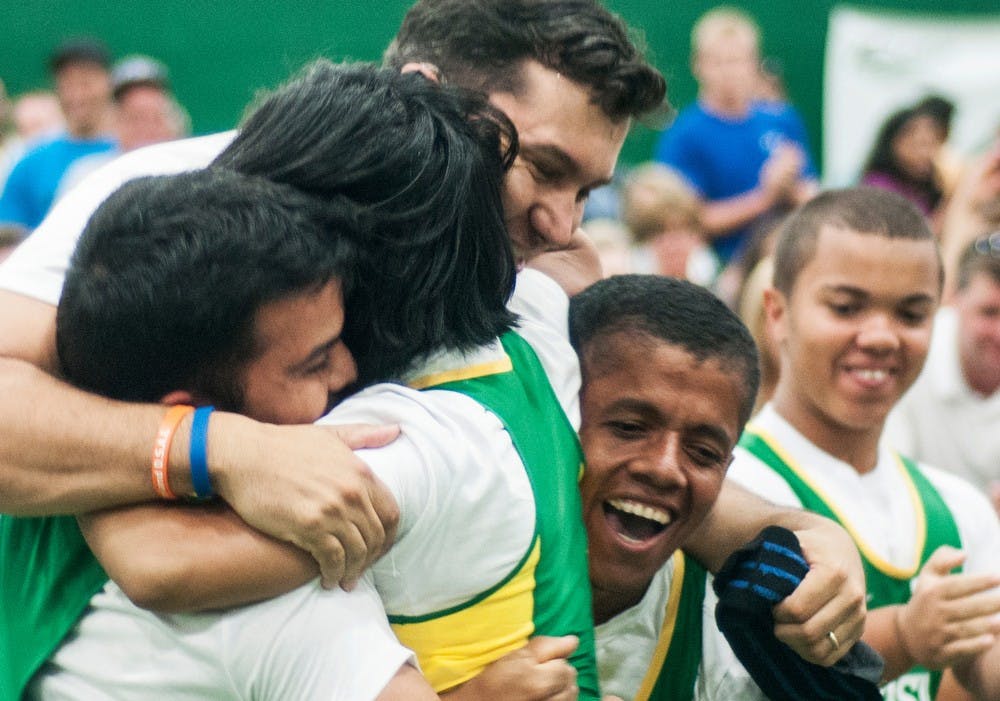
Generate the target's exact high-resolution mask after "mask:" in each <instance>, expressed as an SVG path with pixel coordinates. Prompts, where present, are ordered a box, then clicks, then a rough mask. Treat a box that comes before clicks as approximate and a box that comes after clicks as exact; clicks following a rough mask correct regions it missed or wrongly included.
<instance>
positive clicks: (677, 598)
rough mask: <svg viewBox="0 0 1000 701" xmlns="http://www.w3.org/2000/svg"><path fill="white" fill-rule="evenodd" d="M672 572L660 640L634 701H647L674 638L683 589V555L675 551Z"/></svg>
mask: <svg viewBox="0 0 1000 701" xmlns="http://www.w3.org/2000/svg"><path fill="white" fill-rule="evenodd" d="M673 561H674V571H673V573H672V574H671V576H670V595H669V596H668V597H667V610H666V613H665V614H664V617H663V627H662V628H661V629H660V639H659V640H658V641H657V643H656V650H654V651H653V659H652V660H651V661H650V663H649V668H648V669H647V670H646V677H645V678H644V679H643V680H642V685H641V686H640V687H639V691H638V692H637V693H636V695H635V699H634V701H647V699H649V695H650V694H652V693H653V687H655V686H656V680H657V679H659V677H660V673H661V672H662V671H663V662H664V660H666V659H667V652H668V651H669V650H670V641H671V640H672V639H673V637H674V626H675V625H676V624H677V610H678V609H679V608H680V606H681V590H682V589H683V588H684V553H682V552H681V551H680V550H677V551H676V552H675V553H674V554H673Z"/></svg>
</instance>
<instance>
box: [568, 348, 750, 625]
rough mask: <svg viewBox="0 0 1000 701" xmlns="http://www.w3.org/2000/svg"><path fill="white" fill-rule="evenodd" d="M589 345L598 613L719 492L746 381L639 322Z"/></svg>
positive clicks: (587, 477) (588, 422) (591, 527)
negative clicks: (593, 349) (638, 328)
mask: <svg viewBox="0 0 1000 701" xmlns="http://www.w3.org/2000/svg"><path fill="white" fill-rule="evenodd" d="M593 344H601V349H600V352H599V354H598V355H595V354H594V353H590V352H588V353H584V358H583V369H584V378H585V382H584V386H583V389H582V392H581V411H582V419H583V423H582V425H581V428H580V440H581V442H582V444H583V451H584V455H585V457H586V462H587V469H586V471H585V473H584V476H583V479H582V480H581V482H580V492H581V496H582V501H583V515H584V523H585V524H586V527H587V536H588V541H589V544H590V574H591V584H592V586H593V589H594V600H595V614H596V615H597V617H598V620H599V621H600V620H606V619H607V618H608V617H610V616H612V615H614V614H616V613H619V612H620V611H622V610H624V609H625V608H627V607H628V606H631V605H634V604H635V603H637V602H638V601H639V600H640V599H641V598H642V595H643V594H644V593H645V591H646V588H647V587H648V585H649V582H650V580H651V579H652V577H653V575H654V574H655V573H656V572H657V570H659V569H660V568H661V567H662V566H663V564H664V563H665V562H666V561H667V559H668V558H669V557H670V555H671V554H672V553H673V552H674V551H675V550H676V549H677V548H678V547H680V546H681V544H682V543H683V542H684V540H685V539H686V538H687V536H688V535H689V534H690V533H691V532H692V531H693V530H694V529H695V528H696V527H697V526H698V525H699V524H700V523H701V521H702V520H703V519H704V518H705V516H706V514H707V513H708V511H709V509H710V508H711V506H712V504H713V503H714V502H715V499H716V497H717V496H718V494H719V489H720V488H721V486H722V480H723V478H724V477H725V473H726V468H727V467H728V466H729V463H730V461H731V460H732V450H733V447H734V446H735V444H736V440H737V439H738V437H739V433H740V429H741V422H740V416H739V413H740V407H741V406H742V403H743V400H744V394H745V392H746V388H745V384H744V382H743V380H742V379H741V377H740V376H739V375H738V374H737V372H736V371H735V370H734V369H733V368H732V367H727V366H724V365H723V364H721V363H720V362H719V361H718V360H717V359H712V358H709V359H706V360H704V361H701V362H699V361H698V360H697V359H696V358H695V357H694V356H693V355H691V354H690V353H688V352H687V351H686V350H683V349H682V348H681V347H679V346H676V345H672V344H669V343H666V342H664V341H660V340H656V339H654V338H652V337H651V336H649V335H646V334H644V333H639V332H624V331H620V332H616V333H613V334H612V335H610V336H605V337H601V338H598V339H595V340H594V341H591V345H592V346H593Z"/></svg>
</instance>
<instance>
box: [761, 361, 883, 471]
mask: <svg viewBox="0 0 1000 701" xmlns="http://www.w3.org/2000/svg"><path fill="white" fill-rule="evenodd" d="M773 404H774V408H775V410H776V411H777V412H778V414H779V415H781V417H782V418H783V419H785V420H786V421H787V422H788V423H790V424H791V425H792V426H793V427H794V428H795V430H797V431H798V432H799V433H801V434H802V435H803V436H805V437H806V438H807V439H808V440H809V441H810V442H811V443H812V444H813V445H815V446H816V447H817V448H819V449H820V450H822V451H823V452H825V453H828V454H830V455H832V456H833V457H835V458H837V459H838V460H840V461H842V462H845V463H847V464H848V465H850V466H851V467H853V468H854V469H855V470H857V471H858V472H859V473H861V474H864V473H866V472H871V471H872V470H874V469H875V465H876V464H877V463H878V442H879V438H880V437H881V435H882V425H883V424H884V423H885V422H884V420H883V421H880V422H879V423H878V425H877V426H871V427H865V428H860V429H858V428H852V427H850V426H844V425H843V424H840V423H837V422H836V421H834V420H833V419H831V418H830V417H829V416H826V415H824V414H822V413H821V412H819V411H817V410H816V409H815V408H814V407H811V406H809V405H807V404H805V403H804V402H800V401H797V400H796V397H795V396H794V394H793V393H792V391H791V390H790V389H789V388H788V387H786V386H783V385H782V383H781V381H780V380H779V381H778V388H777V390H776V391H775V394H774V401H773Z"/></svg>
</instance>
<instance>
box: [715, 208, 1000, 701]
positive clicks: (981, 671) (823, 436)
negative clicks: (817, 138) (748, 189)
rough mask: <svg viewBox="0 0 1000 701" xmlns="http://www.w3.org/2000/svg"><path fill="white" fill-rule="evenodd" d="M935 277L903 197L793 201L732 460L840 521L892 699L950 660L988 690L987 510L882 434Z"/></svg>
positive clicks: (934, 263)
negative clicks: (756, 373) (769, 349)
mask: <svg viewBox="0 0 1000 701" xmlns="http://www.w3.org/2000/svg"><path fill="white" fill-rule="evenodd" d="M941 283H942V271H941V260H940V257H939V255H938V250H937V245H936V243H935V240H934V236H933V234H932V233H931V232H930V230H929V229H928V228H927V224H926V223H925V221H924V220H923V218H922V217H921V215H920V213H919V212H918V211H917V210H916V209H915V208H913V207H912V205H910V204H909V203H907V202H906V201H905V200H903V199H902V198H900V197H898V196H896V195H893V194H891V193H885V192H881V191H877V190H873V189H868V188H858V189H853V190H842V191H832V192H828V193H825V194H823V195H821V196H819V197H818V198H817V199H815V200H813V201H812V202H810V203H809V204H807V205H805V206H804V207H802V208H801V209H800V210H798V211H797V212H796V213H795V214H794V215H793V216H792V217H791V218H790V219H789V221H788V222H787V223H786V224H785V226H784V229H783V231H782V233H781V236H780V241H779V244H778V248H777V252H776V259H775V273H774V287H773V288H772V289H769V290H767V291H766V292H765V306H766V310H767V319H768V324H769V325H770V328H771V330H772V331H773V333H774V337H775V338H776V339H777V341H778V345H779V348H780V354H781V376H780V380H779V382H778V386H777V390H776V392H775V395H774V399H773V401H772V402H771V403H770V404H769V405H767V406H765V408H764V409H763V410H762V411H761V413H760V414H759V415H758V416H757V417H756V418H755V419H754V421H753V422H752V423H751V425H750V426H748V427H747V431H746V433H745V434H744V437H743V439H742V440H741V447H740V448H739V449H738V450H737V451H736V459H735V461H734V463H733V466H732V468H731V469H730V476H731V477H733V478H734V479H736V480H738V481H740V482H741V483H743V484H744V485H746V486H747V487H748V488H750V489H753V490H755V491H757V492H758V493H760V494H762V495H764V496H766V497H767V498H769V499H771V500H773V501H775V502H776V503H782V504H789V505H794V506H803V507H805V508H808V509H811V510H814V511H817V512H818V513H821V514H825V515H828V516H830V517H832V518H835V519H837V520H838V521H839V522H840V523H841V524H843V525H844V526H845V528H847V529H848V532H850V533H851V535H852V537H853V538H854V540H855V542H856V543H857V546H858V548H859V550H860V551H861V554H862V558H863V560H864V564H865V569H866V573H867V580H868V605H869V608H870V609H872V610H871V611H870V615H869V621H868V625H867V627H866V633H865V640H867V641H868V642H869V643H870V644H871V645H872V646H873V647H874V648H875V649H876V650H878V651H879V652H880V653H881V654H882V656H883V657H884V658H885V660H886V671H885V680H886V681H889V683H888V684H887V685H886V686H885V687H884V690H883V695H884V696H885V698H887V699H902V698H907V699H909V698H919V699H928V700H929V699H932V698H934V696H935V693H936V690H937V688H938V685H939V680H940V672H938V671H929V670H941V669H944V668H946V667H952V668H953V669H954V671H955V673H956V675H958V676H959V677H960V678H961V679H962V680H963V681H965V682H966V683H968V684H969V685H971V688H973V689H975V690H977V691H978V692H979V693H984V694H986V695H985V696H984V697H985V698H994V697H995V695H996V693H997V689H998V686H997V683H998V680H997V669H1000V668H998V667H997V666H996V664H995V660H996V657H997V654H998V652H997V650H998V647H997V645H996V634H997V632H998V624H997V623H996V614H997V613H998V612H1000V594H998V593H997V592H996V591H995V590H994V588H995V587H996V586H997V585H998V584H1000V555H998V553H1000V525H998V523H997V518H996V515H995V514H994V513H993V512H992V510H991V509H990V506H989V504H988V503H987V502H986V500H985V499H984V497H983V496H982V495H981V494H979V493H977V491H976V490H975V489H974V488H973V487H972V486H971V485H968V484H967V483H965V482H962V481H961V480H958V479H956V478H955V477H953V476H951V475H948V474H946V473H944V472H942V471H939V470H935V469H933V468H929V467H925V466H922V465H917V464H915V463H913V462H911V461H909V460H908V459H906V458H903V457H901V456H900V455H899V454H897V453H896V452H894V451H893V450H892V449H891V446H889V445H887V444H886V443H885V442H883V441H882V440H881V439H882V429H883V425H884V423H885V420H886V416H887V415H888V413H889V411H890V409H892V407H893V406H894V405H895V404H896V403H897V402H898V401H899V399H900V397H901V396H902V395H903V393H904V392H905V391H906V390H907V389H908V388H909V387H910V385H911V384H912V383H913V381H914V380H915V379H916V377H917V375H918V374H919V373H920V370H921V368H922V367H923V363H924V358H925V356H926V355H927V349H928V345H929V343H930V338H931V325H932V320H933V316H934V312H935V310H936V308H937V303H938V299H939V296H940V292H941ZM958 550H961V553H959V552H958ZM959 565H961V566H962V572H961V573H960V574H952V573H951V572H952V570H953V568H956V567H958V566H959ZM830 643H831V645H836V640H835V639H834V638H833V637H832V636H831V638H830ZM897 677H898V678H897ZM892 680H894V681H892Z"/></svg>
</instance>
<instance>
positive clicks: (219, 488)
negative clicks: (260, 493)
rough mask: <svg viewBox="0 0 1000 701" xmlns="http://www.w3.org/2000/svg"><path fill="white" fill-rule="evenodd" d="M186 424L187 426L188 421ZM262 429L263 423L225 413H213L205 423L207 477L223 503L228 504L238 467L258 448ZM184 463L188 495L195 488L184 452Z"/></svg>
mask: <svg viewBox="0 0 1000 701" xmlns="http://www.w3.org/2000/svg"><path fill="white" fill-rule="evenodd" d="M188 425H189V427H190V422H189V423H188ZM265 426H266V424H261V423H259V422H257V421H254V420H252V419H249V418H247V417H245V416H243V415H241V414H234V413H230V412H225V411H215V412H213V413H212V420H211V421H210V422H209V424H208V450H207V459H208V476H209V479H210V480H211V482H212V486H213V488H214V490H215V493H216V494H217V495H219V496H220V497H221V498H222V499H223V500H226V501H228V497H229V496H231V495H232V492H233V480H234V478H235V475H236V474H237V473H238V472H239V470H240V467H241V466H245V465H246V463H247V460H248V458H249V456H251V455H252V454H253V451H254V450H255V449H257V448H258V445H259V443H260V441H261V431H262V430H263V428H264V427H265ZM185 444H187V441H185ZM184 463H185V465H186V466H187V468H188V469H187V470H186V471H185V475H184V480H185V481H186V485H187V486H188V487H190V492H191V493H193V492H194V487H193V485H192V484H191V471H190V463H189V461H188V453H187V452H185V454H184Z"/></svg>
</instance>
